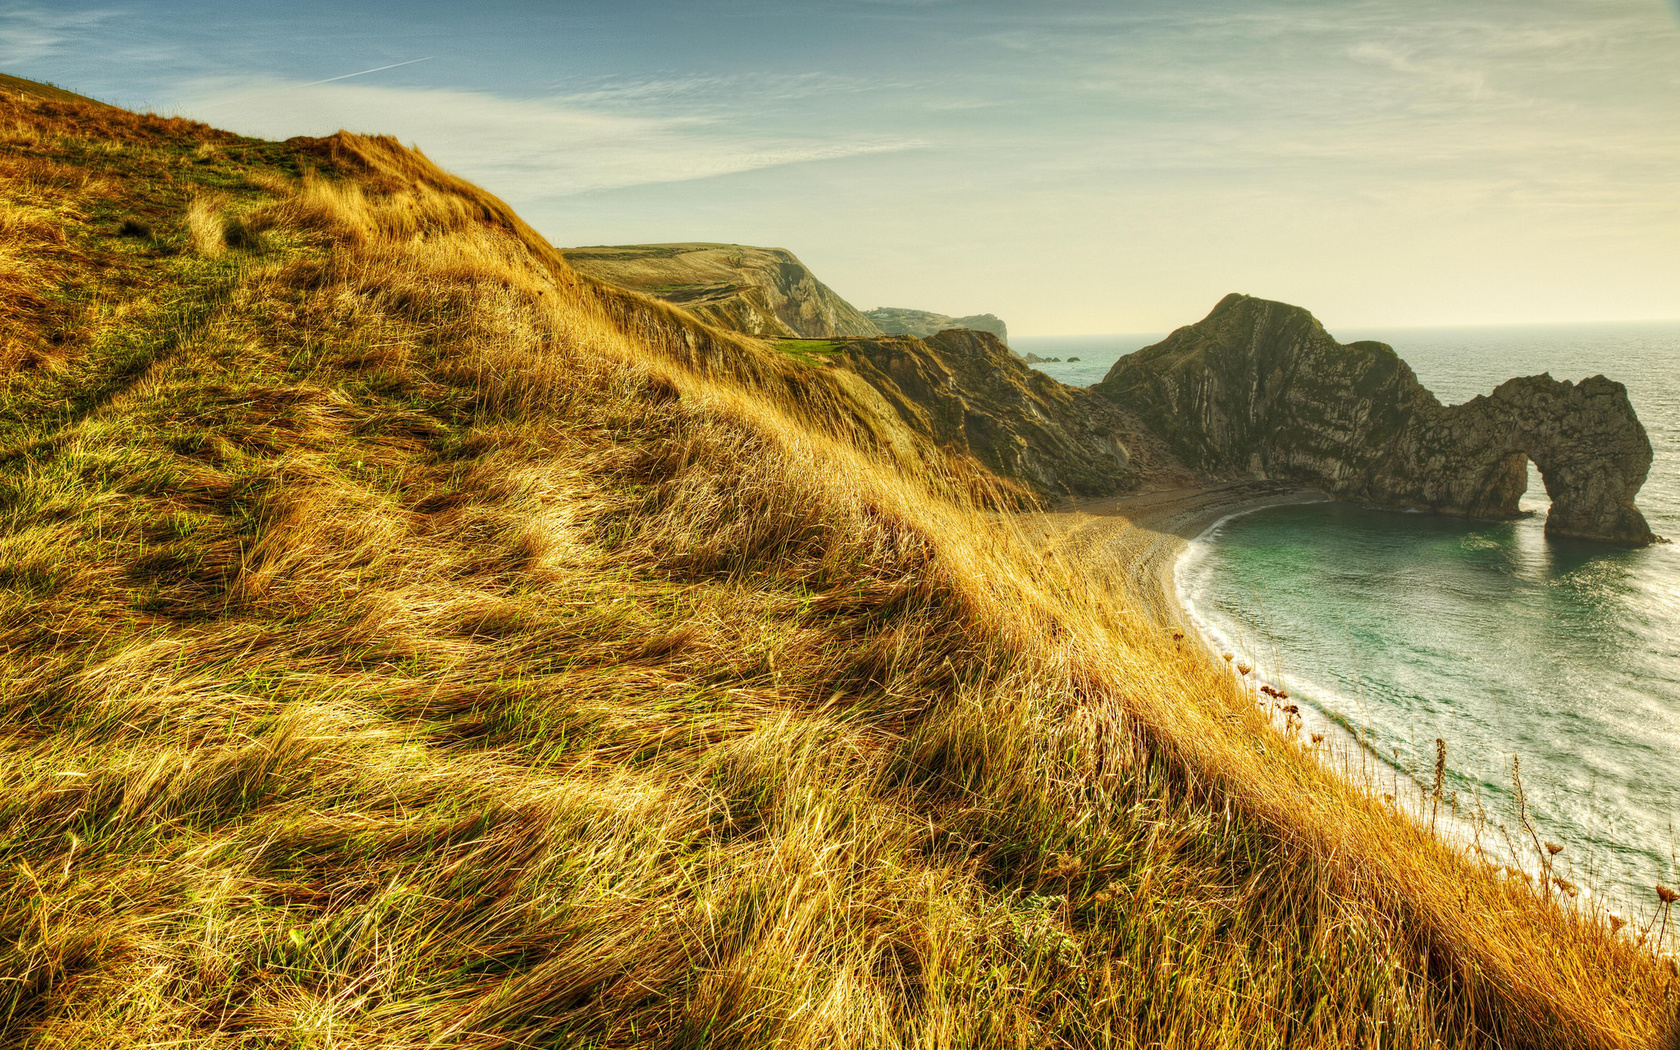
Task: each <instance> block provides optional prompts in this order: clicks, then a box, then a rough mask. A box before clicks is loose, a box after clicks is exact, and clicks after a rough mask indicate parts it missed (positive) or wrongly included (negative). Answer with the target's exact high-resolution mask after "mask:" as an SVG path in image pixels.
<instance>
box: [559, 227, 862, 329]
mask: <svg viewBox="0 0 1680 1050" xmlns="http://www.w3.org/2000/svg"><path fill="white" fill-rule="evenodd" d="M566 259H567V261H568V262H569V263H570V264H571V265H572V267H573V268H574V269H576V270H578V271H579V272H580V273H584V274H587V275H588V276H590V277H594V278H596V279H598V280H602V281H605V282H607V283H608V284H612V285H615V286H617V287H619V288H626V289H630V290H633V291H638V292H644V293H646V294H648V295H653V296H657V297H659V298H661V299H664V300H666V301H667V302H672V303H676V304H677V305H679V306H682V307H685V308H687V309H689V310H692V311H694V312H696V313H698V314H699V315H700V316H702V317H704V318H705V319H706V320H708V321H711V322H712V323H714V324H719V325H722V326H724V327H726V328H731V329H734V330H735V331H739V332H745V333H747V334H749V335H757V336H768V337H772V338H811V337H816V338H826V337H831V336H869V335H880V334H881V332H880V330H879V329H878V328H877V327H876V326H875V324H874V323H873V322H872V321H870V320H869V318H867V317H865V316H864V315H863V313H862V312H860V311H859V310H858V309H857V308H856V307H854V306H852V304H851V303H848V302H847V301H846V300H844V299H842V298H840V296H838V295H836V294H835V293H834V291H833V289H831V288H829V287H828V286H827V285H825V284H823V283H822V282H821V281H819V280H817V278H816V275H815V274H813V273H811V271H810V270H808V269H807V268H806V267H805V264H804V263H802V262H800V261H799V260H798V259H797V258H795V257H794V254H793V253H792V252H790V251H788V250H787V249H785V248H755V247H751V246H749V245H740V244H705V243H692V244H633V245H616V246H600V247H592V248H567V249H566Z"/></svg>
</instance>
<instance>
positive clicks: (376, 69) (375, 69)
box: [298, 55, 437, 88]
mask: <svg viewBox="0 0 1680 1050" xmlns="http://www.w3.org/2000/svg"><path fill="white" fill-rule="evenodd" d="M436 57H437V56H436V55H427V56H426V57H425V58H411V59H409V60H408V61H407V62H392V63H391V64H390V65H388V66H374V67H373V68H372V69H364V70H362V71H361V72H360V73H346V74H344V75H343V76H341V77H328V78H327V79H325V80H311V81H310V82H309V83H307V84H299V85H298V87H300V88H306V87H314V86H315V85H316V84H331V83H332V82H333V81H335V80H349V79H350V78H351V77H359V76H365V75H367V74H368V73H378V72H379V71H380V70H383V69H395V68H397V67H398V66H412V65H413V64H414V63H416V62H430V61H431V60H432V59H434V58H436Z"/></svg>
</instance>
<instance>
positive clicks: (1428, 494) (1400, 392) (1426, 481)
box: [1093, 294, 1655, 545]
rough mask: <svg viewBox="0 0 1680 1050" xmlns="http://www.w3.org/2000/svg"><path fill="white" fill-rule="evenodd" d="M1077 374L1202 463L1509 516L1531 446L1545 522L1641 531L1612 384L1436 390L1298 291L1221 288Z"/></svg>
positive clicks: (1542, 382) (1639, 475) (1363, 496)
mask: <svg viewBox="0 0 1680 1050" xmlns="http://www.w3.org/2000/svg"><path fill="white" fill-rule="evenodd" d="M1093 389H1094V390H1095V391H1096V392H1097V393H1098V394H1099V395H1100V396H1102V397H1103V398H1106V399H1107V400H1109V401H1111V402H1113V403H1114V404H1116V405H1120V406H1124V407H1125V408H1127V409H1128V410H1130V411H1131V412H1133V413H1135V414H1136V415H1137V416H1138V417H1139V418H1141V419H1142V421H1143V422H1144V424H1145V425H1146V426H1147V427H1148V428H1149V429H1150V430H1151V431H1152V432H1154V433H1156V434H1158V435H1159V436H1160V437H1161V438H1162V439H1163V440H1164V441H1165V442H1166V443H1167V445H1168V446H1169V447H1171V449H1172V450H1173V452H1174V453H1175V454H1176V455H1177V457H1178V458H1179V459H1180V460H1182V461H1183V463H1184V464H1185V465H1186V466H1188V467H1189V468H1191V469H1192V470H1195V471H1197V472H1199V473H1201V474H1204V475H1206V476H1209V477H1220V478H1233V477H1252V478H1264V479H1271V480H1276V481H1283V482H1288V483H1291V484H1302V485H1311V486H1314V487H1316V488H1319V489H1322V490H1323V491H1325V492H1328V493H1330V494H1331V495H1334V496H1337V497H1339V498H1342V499H1347V500H1352V501H1356V502H1361V503H1368V504H1372V505H1376V506H1384V507H1399V508H1416V509H1423V510H1432V511H1437V512H1440V513H1444V514H1457V515H1464V516H1469V517H1480V518H1509V517H1515V516H1517V515H1518V514H1519V513H1520V511H1519V510H1518V507H1517V500H1518V498H1519V497H1520V496H1521V495H1522V494H1523V492H1524V490H1525V489H1526V487H1527V483H1528V470H1527V464H1528V461H1529V460H1533V462H1534V464H1535V466H1537V467H1538V468H1539V470H1540V475H1541V477H1542V478H1543V479H1544V481H1545V485H1546V492H1547V495H1549V496H1550V497H1551V500H1552V510H1551V513H1550V515H1549V517H1548V518H1547V520H1546V534H1547V535H1548V536H1553V537H1570V538H1578V539H1588V540H1598V541H1604V542H1610V543H1617V544H1626V545H1642V544H1646V543H1650V542H1651V541H1652V540H1653V539H1654V538H1655V537H1654V536H1653V535H1652V533H1651V530H1650V528H1649V527H1648V526H1647V525H1646V523H1645V518H1644V516H1643V515H1642V514H1641V513H1640V512H1639V509H1638V507H1636V506H1635V505H1634V502H1633V501H1634V496H1635V495H1636V494H1637V493H1638V491H1639V488H1640V486H1641V485H1642V484H1643V483H1644V481H1645V477H1646V474H1647V473H1648V472H1649V470H1650V467H1651V443H1650V441H1649V439H1648V438H1647V437H1646V434H1645V428H1644V427H1643V426H1642V425H1641V424H1640V422H1639V419H1638V417H1637V416H1636V415H1635V414H1634V411H1633V407H1632V405H1631V404H1629V402H1628V397H1627V390H1626V388H1625V387H1623V386H1622V385H1621V384H1620V383H1617V382H1614V381H1612V380H1609V379H1606V378H1604V377H1603V376H1594V377H1592V378H1590V379H1586V380H1583V381H1582V382H1580V383H1578V384H1577V383H1570V382H1560V381H1558V380H1555V379H1553V378H1552V377H1551V376H1549V375H1539V376H1528V377H1525V378H1520V379H1512V380H1510V381H1509V382H1506V383H1504V384H1502V385H1501V386H1500V387H1499V388H1498V389H1496V390H1495V391H1493V393H1492V394H1491V395H1486V396H1481V397H1477V398H1475V399H1473V400H1471V401H1468V402H1466V403H1464V404H1462V405H1451V406H1447V405H1442V404H1441V403H1440V401H1439V400H1438V399H1436V397H1435V395H1433V394H1431V393H1430V392H1429V391H1428V390H1427V389H1425V388H1424V387H1423V385H1422V384H1420V383H1419V382H1418V380H1417V377H1416V376H1415V375H1414V374H1413V372H1412V370H1411V368H1410V367H1408V366H1407V364H1406V363H1405V362H1404V361H1402V360H1401V359H1400V357H1399V355H1397V354H1396V353H1395V352H1394V350H1393V348H1391V347H1389V346H1387V345H1386V344H1383V343H1376V342H1356V343H1347V344H1343V343H1338V342H1337V341H1336V340H1335V339H1333V338H1331V336H1330V335H1329V334H1328V333H1327V332H1325V330H1324V327H1323V326H1322V325H1321V324H1319V322H1318V321H1317V319H1316V318H1314V317H1313V316H1312V314H1310V313H1308V312H1307V311H1306V310H1304V309H1302V308H1300V307H1298V306H1290V305H1287V304H1285V303H1278V302H1271V301H1268V300H1264V299H1256V298H1253V297H1251V296H1245V295H1234V294H1233V295H1229V296H1226V297H1225V298H1224V299H1223V300H1221V301H1220V303H1219V304H1218V305H1217V306H1216V307H1215V308H1214V310H1213V312H1212V313H1210V314H1209V315H1208V316H1207V317H1206V318H1205V319H1204V320H1202V321H1200V322H1198V323H1196V324H1193V325H1189V326H1187V327H1184V328H1180V329H1179V330H1178V331H1176V332H1174V333H1172V334H1171V335H1170V336H1168V337H1167V338H1166V339H1164V340H1162V341H1161V342H1159V343H1157V344H1155V345H1154V346H1151V347H1146V348H1145V349H1142V350H1139V351H1137V352H1136V353H1133V354H1130V355H1127V356H1126V357H1123V358H1121V359H1120V360H1119V361H1117V362H1116V363H1115V365H1114V367H1113V368H1112V369H1111V370H1110V371H1109V373H1108V375H1107V376H1106V377H1105V378H1104V379H1103V381H1102V382H1101V383H1099V384H1098V385H1097V386H1096V387H1094V388H1093Z"/></svg>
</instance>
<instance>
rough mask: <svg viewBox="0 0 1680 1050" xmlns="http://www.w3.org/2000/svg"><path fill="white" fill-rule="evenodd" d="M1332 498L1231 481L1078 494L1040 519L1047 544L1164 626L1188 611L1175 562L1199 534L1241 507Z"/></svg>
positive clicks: (1176, 624)
mask: <svg viewBox="0 0 1680 1050" xmlns="http://www.w3.org/2000/svg"><path fill="white" fill-rule="evenodd" d="M1329 498H1330V497H1329V496H1327V495H1325V494H1324V493H1323V492H1320V491H1318V490H1317V489H1308V488H1298V487H1294V486H1287V485H1282V484H1279V483H1277V482H1270V481H1232V482H1224V483H1218V484H1206V485H1184V486H1179V487H1174V488H1162V489H1150V490H1147V491H1143V492H1128V493H1125V494H1124V495H1120V496H1107V497H1099V498H1093V499H1082V500H1076V501H1074V502H1071V503H1069V504H1066V505H1064V506H1063V507H1060V508H1057V509H1055V510H1051V511H1046V512H1044V513H1042V514H1040V515H1039V518H1040V519H1041V521H1042V524H1043V526H1044V528H1045V534H1044V536H1043V537H1042V539H1043V540H1044V541H1045V542H1046V543H1048V544H1051V545H1054V546H1055V547H1056V548H1058V549H1059V550H1061V551H1062V552H1063V553H1064V554H1065V555H1066V556H1067V557H1068V558H1069V559H1071V560H1073V561H1076V562H1078V563H1079V564H1081V565H1082V566H1084V567H1085V568H1086V569H1087V570H1088V571H1090V572H1092V574H1093V575H1094V576H1096V577H1098V578H1099V579H1101V580H1102V581H1103V582H1104V583H1106V584H1108V585H1109V586H1110V587H1111V588H1112V589H1113V590H1114V591H1115V593H1116V594H1117V595H1123V596H1125V597H1126V598H1128V599H1129V600H1132V601H1135V602H1140V603H1142V606H1143V608H1144V611H1145V612H1146V613H1147V614H1148V615H1149V616H1150V618H1151V619H1153V620H1154V621H1155V622H1156V623H1157V625H1159V626H1160V627H1161V628H1163V629H1173V628H1180V629H1182V625H1184V624H1186V623H1187V622H1189V621H1190V620H1191V616H1190V612H1189V610H1188V609H1186V608H1185V607H1184V604H1183V602H1182V601H1181V600H1180V596H1179V593H1178V584H1177V580H1176V576H1177V567H1178V563H1179V559H1180V558H1181V557H1182V556H1183V555H1184V554H1185V552H1186V551H1188V550H1189V549H1190V544H1191V543H1192V542H1194V541H1195V540H1196V538H1197V537H1199V536H1201V535H1202V534H1203V533H1205V532H1206V531H1208V530H1209V529H1211V528H1213V527H1214V526H1215V525H1218V524H1220V523H1221V522H1223V521H1224V520H1226V519H1227V518H1230V517H1233V516H1235V515H1238V514H1247V513H1250V512H1252V511H1257V510H1263V509H1265V508H1267V507H1278V506H1285V505H1288V504H1296V503H1316V502H1319V501H1321V500H1327V499H1329ZM1214 656H1215V658H1217V656H1218V654H1217V653H1215V654H1214Z"/></svg>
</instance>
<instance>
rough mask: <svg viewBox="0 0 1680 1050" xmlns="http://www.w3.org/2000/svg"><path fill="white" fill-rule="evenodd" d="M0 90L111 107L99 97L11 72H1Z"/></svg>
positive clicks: (8, 92)
mask: <svg viewBox="0 0 1680 1050" xmlns="http://www.w3.org/2000/svg"><path fill="white" fill-rule="evenodd" d="M0 91H3V92H6V93H7V94H12V95H26V96H30V97H33V98H39V99H45V100H47V101H50V102H79V103H82V104H84V105H89V106H94V107H98V108H110V107H107V106H106V104H105V103H103V102H100V101H99V100H98V99H92V98H88V97H87V96H86V95H78V94H76V93H75V92H74V91H66V90H64V89H63V88H61V87H56V86H54V85H52V84H42V83H40V82H38V81H34V80H25V79H24V78H22V77H14V76H12V75H10V74H9V73H0Z"/></svg>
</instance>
